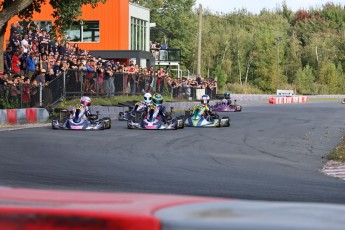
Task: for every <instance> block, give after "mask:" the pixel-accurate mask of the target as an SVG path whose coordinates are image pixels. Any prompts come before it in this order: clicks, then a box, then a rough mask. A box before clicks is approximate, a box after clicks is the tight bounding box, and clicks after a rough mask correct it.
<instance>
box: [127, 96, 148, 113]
mask: <svg viewBox="0 0 345 230" xmlns="http://www.w3.org/2000/svg"><path fill="white" fill-rule="evenodd" d="M151 104H152V95H151V93H145V94H144V101H139V102H137V103H135V106H134V108H133V110H132V111H131V112H130V114H131V115H135V112H136V111H140V110H143V109H145V108H147V107H149V106H150V105H151Z"/></svg>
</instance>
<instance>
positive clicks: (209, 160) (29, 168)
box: [0, 102, 345, 203]
mask: <svg viewBox="0 0 345 230" xmlns="http://www.w3.org/2000/svg"><path fill="white" fill-rule="evenodd" d="M253 104H254V103H253ZM344 111H345V107H344V105H342V104H340V103H339V102H318V103H309V104H289V105H287V104H286V105H269V104H264V105H252V104H251V105H243V111H242V112H239V113H222V115H224V116H226V115H230V117H231V123H232V125H231V126H230V127H229V128H202V129H199V128H185V129H183V130H176V131H175V130H169V131H168V130H165V131H164V130H162V131H151V130H150V131H148V130H128V129H127V128H126V123H125V122H120V121H113V127H112V129H110V130H105V131H86V132H84V131H65V130H52V129H51V128H50V127H42V128H33V129H22V130H15V131H5V132H0V148H1V152H0V157H1V160H0V186H10V187H19V188H40V189H66V190H83V191H102V192H103V191H107V192H118V191H121V192H139V193H159V194H179V195H200V196H212V197H226V198H240V199H246V200H272V201H302V202H330V203H345V193H344V191H345V182H344V181H342V180H339V179H336V178H332V177H329V176H326V175H324V174H322V173H321V168H322V166H323V165H324V163H325V162H326V161H327V159H326V156H327V154H328V153H329V152H330V151H331V150H332V149H334V148H335V147H336V145H337V144H338V143H339V141H340V139H341V137H342V136H343V134H344V127H345V121H344Z"/></svg>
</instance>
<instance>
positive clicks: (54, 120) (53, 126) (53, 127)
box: [52, 118, 57, 129]
mask: <svg viewBox="0 0 345 230" xmlns="http://www.w3.org/2000/svg"><path fill="white" fill-rule="evenodd" d="M56 121H57V118H54V119H53V120H52V129H57V128H56V126H55V125H54V123H56Z"/></svg>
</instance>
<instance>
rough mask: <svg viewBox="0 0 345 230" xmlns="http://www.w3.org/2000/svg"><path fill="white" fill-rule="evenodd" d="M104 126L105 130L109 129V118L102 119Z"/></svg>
mask: <svg viewBox="0 0 345 230" xmlns="http://www.w3.org/2000/svg"><path fill="white" fill-rule="evenodd" d="M103 120H104V124H105V129H110V128H111V119H110V117H103Z"/></svg>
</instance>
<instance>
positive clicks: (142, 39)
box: [131, 17, 147, 50]
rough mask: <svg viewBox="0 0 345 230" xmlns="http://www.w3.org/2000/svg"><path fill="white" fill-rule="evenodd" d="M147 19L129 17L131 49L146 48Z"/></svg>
mask: <svg viewBox="0 0 345 230" xmlns="http://www.w3.org/2000/svg"><path fill="white" fill-rule="evenodd" d="M146 30H147V21H144V20H141V19H138V18H133V17H132V18H131V50H146Z"/></svg>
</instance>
